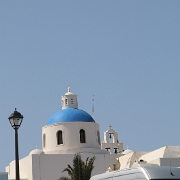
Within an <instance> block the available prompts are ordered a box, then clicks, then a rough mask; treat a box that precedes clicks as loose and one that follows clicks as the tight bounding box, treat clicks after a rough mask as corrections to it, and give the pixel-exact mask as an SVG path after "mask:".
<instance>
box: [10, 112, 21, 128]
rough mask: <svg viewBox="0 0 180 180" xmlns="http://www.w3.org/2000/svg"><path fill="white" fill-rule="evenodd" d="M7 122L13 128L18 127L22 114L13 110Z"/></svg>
mask: <svg viewBox="0 0 180 180" xmlns="http://www.w3.org/2000/svg"><path fill="white" fill-rule="evenodd" d="M8 119H9V122H10V124H11V126H12V127H13V128H14V129H18V128H19V127H20V126H21V123H22V120H23V115H21V113H19V112H18V111H16V108H15V111H14V112H13V113H12V114H11V115H10V116H9V118H8Z"/></svg>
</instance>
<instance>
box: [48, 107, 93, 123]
mask: <svg viewBox="0 0 180 180" xmlns="http://www.w3.org/2000/svg"><path fill="white" fill-rule="evenodd" d="M61 122H95V121H94V119H93V118H92V117H91V116H90V115H89V114H88V113H87V112H85V111H83V110H80V109H74V108H67V109H63V110H60V111H58V112H57V113H55V114H54V115H53V116H52V117H51V118H50V119H49V121H48V122H47V125H49V124H55V123H61Z"/></svg>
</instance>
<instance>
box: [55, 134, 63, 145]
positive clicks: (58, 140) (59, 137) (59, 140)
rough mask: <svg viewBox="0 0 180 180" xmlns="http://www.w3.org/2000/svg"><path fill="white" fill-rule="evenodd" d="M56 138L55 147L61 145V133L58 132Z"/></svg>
mask: <svg viewBox="0 0 180 180" xmlns="http://www.w3.org/2000/svg"><path fill="white" fill-rule="evenodd" d="M56 136H57V145H59V144H63V137H62V131H58V132H57V134H56Z"/></svg>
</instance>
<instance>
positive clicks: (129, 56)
mask: <svg viewBox="0 0 180 180" xmlns="http://www.w3.org/2000/svg"><path fill="white" fill-rule="evenodd" d="M68 86H71V91H72V92H73V93H75V94H78V98H79V108H80V109H83V110H85V111H87V112H88V113H90V114H91V111H92V110H91V109H92V96H93V94H94V96H95V121H96V122H97V123H99V124H100V130H101V137H103V132H104V131H105V130H107V129H108V126H109V125H110V124H111V125H112V126H113V128H114V129H115V130H116V131H117V132H118V134H119V141H122V142H123V143H124V149H126V147H127V145H128V146H129V148H130V149H132V150H135V151H152V150H154V149H157V148H160V147H162V146H165V145H174V146H179V145H180V110H179V109H180V1H178V0H169V1H167V0H159V1H155V0H154V1H147V0H145V1H144V0H137V1H134V0H131V1H129V0H124V1H121V0H114V1H110V0H109V1H107V0H98V1H94V0H90V1H68V0H54V1H46V0H43V1H39V0H36V1H35V0H34V1H24V0H16V1H8V0H1V1H0V116H1V126H0V142H1V148H0V171H4V167H5V166H7V165H8V164H9V163H10V162H11V161H12V160H14V157H15V156H14V130H13V129H12V127H11V126H10V124H9V121H8V117H9V115H10V114H11V113H12V112H13V111H14V108H15V107H16V108H17V110H18V111H20V112H21V113H22V114H23V115H24V121H23V123H22V126H21V127H20V129H19V154H20V158H23V157H25V156H27V155H28V154H29V152H30V151H31V150H33V149H35V148H36V146H38V148H41V128H42V126H44V125H46V123H47V121H48V119H49V118H50V117H51V116H52V115H53V114H54V113H55V112H57V111H58V110H60V109H61V95H63V94H64V93H66V92H67V87H68Z"/></svg>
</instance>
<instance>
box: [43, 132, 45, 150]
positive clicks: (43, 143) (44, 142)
mask: <svg viewBox="0 0 180 180" xmlns="http://www.w3.org/2000/svg"><path fill="white" fill-rule="evenodd" d="M45 147H46V134H43V148H45Z"/></svg>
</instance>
